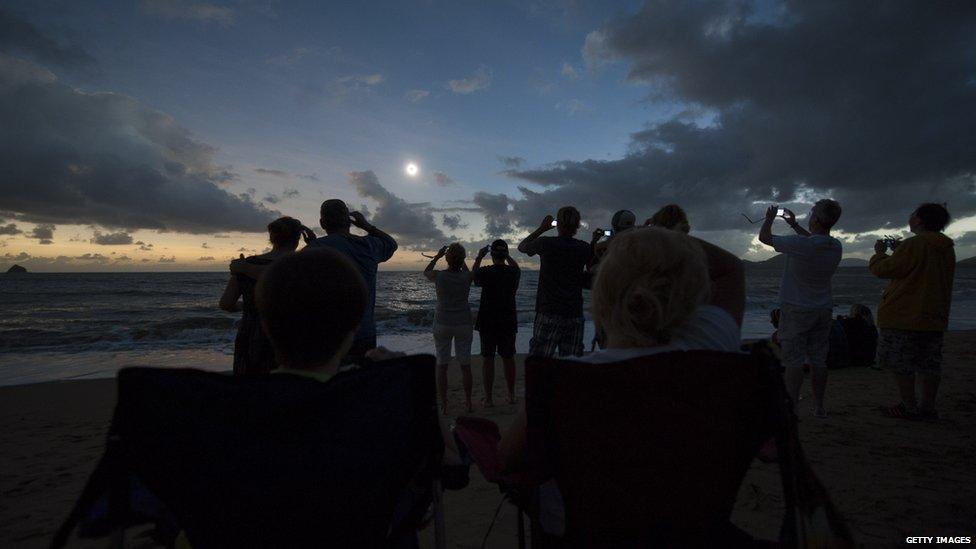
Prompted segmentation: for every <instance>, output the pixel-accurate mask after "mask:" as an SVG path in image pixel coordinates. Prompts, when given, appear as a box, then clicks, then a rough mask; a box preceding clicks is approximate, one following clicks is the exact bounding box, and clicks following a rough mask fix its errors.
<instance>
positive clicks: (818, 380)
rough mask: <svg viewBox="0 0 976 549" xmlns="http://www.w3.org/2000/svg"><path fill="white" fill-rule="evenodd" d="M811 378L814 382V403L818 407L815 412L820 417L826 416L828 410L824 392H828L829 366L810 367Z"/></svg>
mask: <svg viewBox="0 0 976 549" xmlns="http://www.w3.org/2000/svg"><path fill="white" fill-rule="evenodd" d="M810 380H811V381H812V382H813V383H812V385H813V403H814V406H815V407H816V409H815V410H814V413H815V414H816V415H817V416H818V417H825V416H826V414H827V410H826V409H825V408H824V393H826V392H827V368H826V367H818V366H814V367H812V368H810Z"/></svg>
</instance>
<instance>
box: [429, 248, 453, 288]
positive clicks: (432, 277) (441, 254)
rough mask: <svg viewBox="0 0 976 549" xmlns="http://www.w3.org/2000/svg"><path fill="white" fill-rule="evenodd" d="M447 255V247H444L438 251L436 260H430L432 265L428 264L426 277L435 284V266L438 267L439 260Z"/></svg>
mask: <svg viewBox="0 0 976 549" xmlns="http://www.w3.org/2000/svg"><path fill="white" fill-rule="evenodd" d="M445 253H447V246H442V247H441V249H440V250H438V251H437V254H436V255H434V258H433V259H431V260H430V263H428V264H427V268H426V269H424V276H425V277H427V280H430V281H431V282H433V281H434V280H436V279H437V271H435V270H434V265H437V260H438V259H440V258H442V257H444V254H445Z"/></svg>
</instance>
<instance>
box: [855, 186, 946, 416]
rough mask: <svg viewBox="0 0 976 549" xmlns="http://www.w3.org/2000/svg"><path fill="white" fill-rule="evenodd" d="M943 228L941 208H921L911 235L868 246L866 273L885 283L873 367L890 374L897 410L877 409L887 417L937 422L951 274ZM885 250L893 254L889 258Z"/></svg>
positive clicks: (913, 219)
mask: <svg viewBox="0 0 976 549" xmlns="http://www.w3.org/2000/svg"><path fill="white" fill-rule="evenodd" d="M948 224H949V212H948V210H946V208H945V206H943V205H941V204H922V205H921V206H919V207H918V208H916V210H915V211H914V212H912V215H911V216H910V217H909V218H908V227H909V229H910V230H911V231H912V232H913V233H915V236H913V237H911V238H909V239H907V240H905V241H904V242H899V241H897V240H888V241H884V240H879V241H877V242H876V243H875V244H874V255H873V256H872V257H871V262H870V265H869V268H870V269H871V273H873V274H874V276H876V277H878V278H885V279H888V280H890V281H891V282H890V283H889V284H888V287H887V288H886V289H885V291H884V293H883V294H882V295H881V304H880V305H879V306H878V327H879V328H880V329H881V335H880V338H879V342H878V365H879V366H880V367H881V368H882V369H886V370H891V372H892V374H893V376H894V378H895V383H896V384H897V386H898V392H899V394H900V396H901V402H899V403H898V404H897V405H895V406H885V407H882V409H881V412H882V413H883V414H884V415H886V416H888V417H897V418H908V419H936V418H938V414H937V413H936V411H935V397H936V395H937V393H938V391H939V381H940V380H941V376H942V337H943V334H944V333H945V330H946V328H948V325H949V307H950V305H951V302H952V280H953V276H954V275H955V269H956V253H955V251H954V249H953V244H954V243H953V241H952V239H951V238H949V237H947V236H946V235H944V234H942V231H943V230H944V229H945V227H946V225H948ZM889 247H890V248H892V249H893V250H894V253H892V254H891V255H890V256H889V255H888V254H887V249H888V248H889ZM916 385H917V386H918V392H919V395H918V398H917V399H916V396H915V388H916Z"/></svg>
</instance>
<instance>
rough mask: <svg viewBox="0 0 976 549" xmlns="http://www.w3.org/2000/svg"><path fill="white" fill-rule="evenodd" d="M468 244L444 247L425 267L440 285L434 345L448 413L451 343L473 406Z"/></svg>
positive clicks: (441, 393) (443, 404)
mask: <svg viewBox="0 0 976 549" xmlns="http://www.w3.org/2000/svg"><path fill="white" fill-rule="evenodd" d="M465 256H466V254H465V251H464V246H461V245H460V244H458V243H457V242H455V243H454V244H451V245H450V246H444V247H443V248H441V249H440V251H438V252H437V255H435V256H434V258H433V259H431V260H430V263H428V264H427V268H426V269H424V276H425V277H426V278H427V280H429V281H431V282H433V283H434V286H435V287H436V288H437V308H436V309H435V310H434V347H435V349H436V353H437V390H438V394H439V396H440V399H441V411H442V412H443V413H444V415H447V368H448V366H449V365H450V364H451V344H452V343H453V344H454V355H455V356H456V357H457V360H458V363H459V364H460V365H461V377H462V383H463V385H464V401H465V404H466V405H467V411H468V412H472V411H474V408H473V407H472V406H471V385H472V380H471V340H472V338H473V330H474V326H473V325H472V323H471V304H470V303H469V302H468V296H469V295H470V294H471V272H470V271H468V266H467V264H465V262H464V258H465ZM442 257H445V258H447V270H445V271H435V270H434V266H435V265H437V261H438V260H439V259H440V258H442Z"/></svg>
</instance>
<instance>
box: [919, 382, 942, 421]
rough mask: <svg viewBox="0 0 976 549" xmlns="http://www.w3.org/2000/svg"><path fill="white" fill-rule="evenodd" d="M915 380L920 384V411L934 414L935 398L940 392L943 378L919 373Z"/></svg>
mask: <svg viewBox="0 0 976 549" xmlns="http://www.w3.org/2000/svg"><path fill="white" fill-rule="evenodd" d="M915 380H916V382H917V383H918V396H919V403H918V411H919V412H934V411H935V397H936V395H937V394H938V392H939V382H940V381H941V380H942V377H941V376H939V375H932V374H922V373H919V374H916V375H915Z"/></svg>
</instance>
